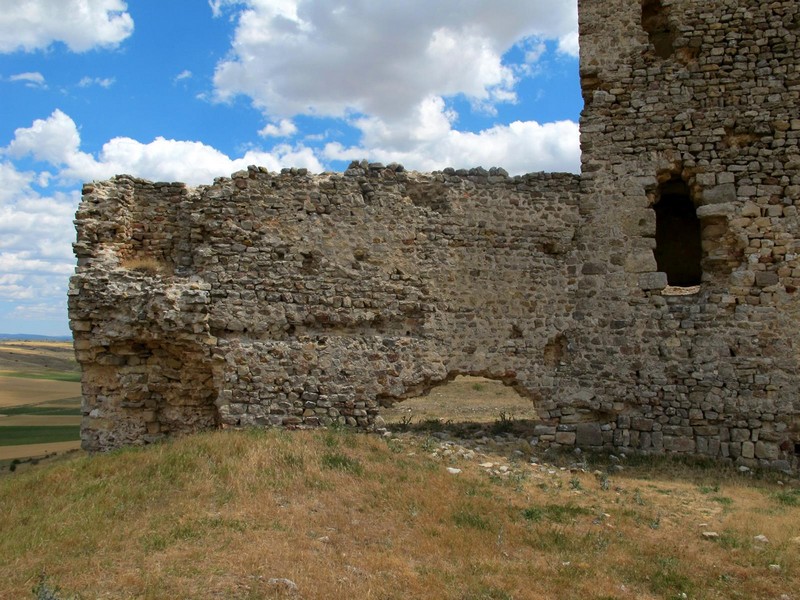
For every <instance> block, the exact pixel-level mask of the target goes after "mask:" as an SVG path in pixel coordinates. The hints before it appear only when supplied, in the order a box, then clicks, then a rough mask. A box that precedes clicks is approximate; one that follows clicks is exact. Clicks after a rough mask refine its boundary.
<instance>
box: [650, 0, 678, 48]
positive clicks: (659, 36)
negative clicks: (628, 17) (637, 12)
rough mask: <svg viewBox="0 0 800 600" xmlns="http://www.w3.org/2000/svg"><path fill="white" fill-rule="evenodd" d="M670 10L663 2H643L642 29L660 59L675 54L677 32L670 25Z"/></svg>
mask: <svg viewBox="0 0 800 600" xmlns="http://www.w3.org/2000/svg"><path fill="white" fill-rule="evenodd" d="M668 17H669V9H668V8H666V7H665V6H664V5H663V4H661V0H642V28H643V29H644V30H645V31H646V32H647V35H648V36H649V37H650V43H651V44H653V48H654V49H655V51H656V56H658V57H659V58H669V57H670V56H672V54H673V53H674V52H675V38H676V35H675V31H674V30H673V29H672V26H671V25H670V23H669V18H668Z"/></svg>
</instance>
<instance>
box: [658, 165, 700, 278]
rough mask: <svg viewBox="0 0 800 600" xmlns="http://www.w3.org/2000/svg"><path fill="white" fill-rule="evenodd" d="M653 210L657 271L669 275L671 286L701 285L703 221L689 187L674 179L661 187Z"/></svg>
mask: <svg viewBox="0 0 800 600" xmlns="http://www.w3.org/2000/svg"><path fill="white" fill-rule="evenodd" d="M654 208H655V211H656V249H655V255H656V263H657V264H658V270H659V271H663V272H664V273H666V274H667V282H668V283H669V285H674V286H680V287H689V286H693V285H699V284H700V280H701V279H702V275H703V270H702V268H701V266H700V261H701V259H702V255H703V251H702V246H701V243H700V219H698V218H697V211H696V210H695V206H694V202H692V198H691V196H690V194H689V188H688V186H687V185H686V183H684V182H683V181H682V180H680V179H672V180H670V181H668V182H666V183H664V184H662V185H661V187H660V188H659V200H658V203H657V204H656V205H655V207H654Z"/></svg>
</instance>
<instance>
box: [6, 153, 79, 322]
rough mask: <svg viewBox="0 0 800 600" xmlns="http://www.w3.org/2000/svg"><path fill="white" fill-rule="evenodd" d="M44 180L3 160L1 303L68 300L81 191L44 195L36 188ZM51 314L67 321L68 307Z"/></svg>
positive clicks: (56, 302) (58, 302) (61, 303)
mask: <svg viewBox="0 0 800 600" xmlns="http://www.w3.org/2000/svg"><path fill="white" fill-rule="evenodd" d="M40 180H41V178H39V177H37V176H36V174H35V173H32V172H25V173H21V172H19V171H17V170H16V168H15V167H14V166H13V165H12V164H10V163H8V162H2V163H0V190H2V192H0V302H19V301H36V302H39V303H51V304H53V303H54V304H57V305H63V298H64V297H65V294H66V288H67V277H68V275H69V274H70V273H72V270H73V268H74V261H75V259H74V258H73V256H72V240H73V238H74V228H73V226H72V219H73V218H74V215H75V210H76V209H77V206H78V201H79V196H78V193H77V192H72V193H59V192H57V193H54V194H52V195H49V196H42V195H40V194H39V193H37V192H35V191H34V190H33V189H32V185H33V184H35V183H37V182H38V181H40ZM45 232H46V233H45ZM50 314H53V315H56V316H57V317H58V318H60V319H62V320H63V306H62V307H61V308H60V309H59V310H55V311H54V312H52V313H50Z"/></svg>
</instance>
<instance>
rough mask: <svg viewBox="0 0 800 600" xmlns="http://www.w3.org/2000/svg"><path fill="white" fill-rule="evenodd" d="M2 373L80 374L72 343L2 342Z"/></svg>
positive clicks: (0, 359) (0, 357)
mask: <svg viewBox="0 0 800 600" xmlns="http://www.w3.org/2000/svg"><path fill="white" fill-rule="evenodd" d="M0 371H13V372H17V373H26V372H31V373H39V374H42V373H48V372H52V373H79V372H80V369H79V368H78V364H77V362H76V361H75V355H74V351H73V349H72V343H71V342H18V341H0Z"/></svg>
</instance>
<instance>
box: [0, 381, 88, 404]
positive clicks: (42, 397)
mask: <svg viewBox="0 0 800 600" xmlns="http://www.w3.org/2000/svg"><path fill="white" fill-rule="evenodd" d="M80 395H81V384H80V383H78V382H76V381H51V380H48V379H28V378H25V377H2V376H0V408H3V407H6V406H18V405H20V404H39V403H42V402H51V401H53V400H63V399H66V398H76V397H80Z"/></svg>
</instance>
